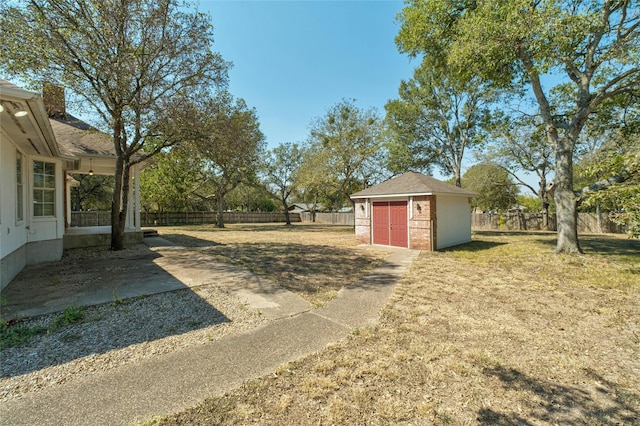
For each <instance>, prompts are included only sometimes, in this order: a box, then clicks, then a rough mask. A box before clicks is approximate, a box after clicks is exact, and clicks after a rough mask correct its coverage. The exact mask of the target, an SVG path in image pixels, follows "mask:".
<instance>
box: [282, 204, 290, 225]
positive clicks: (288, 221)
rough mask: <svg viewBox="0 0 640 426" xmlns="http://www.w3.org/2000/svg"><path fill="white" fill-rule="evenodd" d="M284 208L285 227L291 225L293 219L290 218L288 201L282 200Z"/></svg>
mask: <svg viewBox="0 0 640 426" xmlns="http://www.w3.org/2000/svg"><path fill="white" fill-rule="evenodd" d="M281 201H282V207H284V217H285V221H286V223H285V225H291V218H290V217H289V206H288V205H287V200H285V199H284V198H281Z"/></svg>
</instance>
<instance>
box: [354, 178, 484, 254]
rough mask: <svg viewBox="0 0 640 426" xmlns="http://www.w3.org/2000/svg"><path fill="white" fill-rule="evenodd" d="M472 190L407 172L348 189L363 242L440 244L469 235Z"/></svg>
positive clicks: (423, 246) (422, 247) (461, 240)
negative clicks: (369, 185) (361, 188)
mask: <svg viewBox="0 0 640 426" xmlns="http://www.w3.org/2000/svg"><path fill="white" fill-rule="evenodd" d="M473 196H475V194H474V193H473V192H470V191H467V190H464V189H462V188H458V187H456V186H453V185H450V184H448V183H445V182H442V181H439V180H437V179H435V178H433V177H431V176H425V175H423V174H420V173H415V172H408V173H405V174H403V175H400V176H398V177H395V178H392V179H389V180H387V181H385V182H382V183H380V184H379V185H375V186H372V187H370V188H367V189H365V190H363V191H360V192H357V193H355V194H353V195H351V199H352V200H354V203H355V231H356V238H357V239H358V241H359V242H361V243H364V244H380V245H388V246H396V247H408V248H411V249H419V250H429V251H433V250H440V249H443V248H445V247H450V246H454V245H457V244H462V243H466V242H469V241H471V198H472V197H473Z"/></svg>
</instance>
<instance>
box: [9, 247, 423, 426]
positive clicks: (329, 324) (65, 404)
mask: <svg viewBox="0 0 640 426" xmlns="http://www.w3.org/2000/svg"><path fill="white" fill-rule="evenodd" d="M166 249H167V250H175V251H176V252H175V253H173V255H175V256H176V257H177V258H179V250H178V248H177V247H176V248H171V247H167V248H166ZM418 254H419V252H418V251H413V250H407V249H398V250H394V251H393V253H392V254H391V255H390V256H389V257H388V258H387V259H386V260H385V262H384V263H383V264H382V265H381V266H379V267H378V268H376V269H375V270H373V271H372V272H371V273H370V274H369V275H367V276H366V277H364V278H363V279H362V280H360V281H359V282H358V283H356V284H354V285H351V286H349V287H348V288H345V289H343V290H341V291H340V292H339V293H338V296H337V297H336V298H335V299H334V300H332V301H331V302H329V303H328V304H326V305H325V306H324V307H322V308H320V309H316V310H311V309H308V308H307V307H306V305H298V303H299V300H297V299H296V298H291V297H290V296H289V295H284V294H278V292H277V291H272V290H274V289H265V288H262V290H265V291H262V292H261V291H260V285H265V284H264V283H260V282H256V283H253V284H252V286H254V287H253V290H251V288H252V287H251V286H249V287H248V288H249V290H247V289H243V290H242V291H246V292H247V294H248V296H247V297H249V298H251V297H252V295H253V296H255V297H256V299H255V301H254V303H257V304H260V303H263V304H266V305H270V307H269V306H267V307H266V308H265V309H267V310H268V309H273V310H272V311H271V312H272V315H273V317H275V318H279V319H275V320H273V321H271V322H270V323H268V324H267V325H265V326H263V327H261V328H258V329H255V330H252V331H250V332H247V333H242V334H236V335H229V336H226V337H223V338H222V339H220V340H218V341H215V342H211V343H209V344H205V345H202V346H197V347H191V348H187V349H184V350H179V351H176V352H172V353H169V354H166V355H161V356H158V357H155V358H153V359H149V360H147V361H144V362H142V363H136V364H133V365H127V366H123V367H120V368H116V369H114V370H110V371H107V372H102V373H98V374H96V375H94V376H88V377H84V378H81V379H78V380H74V381H71V382H69V383H65V384H62V385H60V386H55V387H51V388H47V389H45V390H43V391H40V392H35V393H31V394H27V395H25V396H24V397H23V398H21V399H17V400H13V401H9V402H6V403H3V404H2V405H1V406H0V423H1V424H2V425H36V424H37V425H40V424H57V425H104V424H109V425H117V424H131V423H134V422H141V421H144V420H147V419H149V418H150V417H153V416H162V415H167V414H171V413H175V412H178V411H182V410H184V409H186V408H189V407H192V406H195V405H197V404H198V403H200V402H202V401H203V400H204V399H205V398H207V397H211V396H215V395H220V394H222V393H224V392H225V391H228V390H231V389H233V388H235V387H237V386H239V385H241V384H242V383H243V382H244V381H246V380H248V379H251V378H256V377H260V376H262V375H265V374H268V373H270V372H272V371H273V370H275V369H276V368H277V367H278V366H280V365H282V364H284V363H286V362H290V361H294V360H296V359H298V358H301V357H303V356H306V355H309V354H312V353H314V352H317V351H320V350H322V349H323V348H324V347H326V345H327V344H329V343H331V342H334V341H337V340H340V339H342V338H344V337H346V336H347V335H349V333H350V332H351V331H352V330H353V329H354V328H357V327H362V326H367V325H372V324H374V323H375V322H376V321H377V319H378V317H379V313H380V309H381V308H382V307H383V306H384V305H385V304H386V303H387V300H388V298H389V296H390V295H391V292H392V291H393V288H394V287H395V284H396V282H397V281H398V279H399V278H400V277H402V275H403V274H404V272H405V271H406V270H407V268H408V267H409V265H410V264H411V262H412V261H413V260H414V259H415V258H416V257H417V255H418ZM171 257H172V256H167V261H168V260H169V258H171ZM188 258H189V261H190V262H194V261H195V259H193V258H192V257H190V256H188ZM201 265H202V264H201ZM165 267H167V268H169V267H170V265H165ZM202 268H205V266H204V265H202ZM200 274H204V275H200ZM194 276H200V277H201V278H200V279H204V277H205V276H206V271H204V270H200V271H199V272H197V273H195V274H194ZM194 280H195V281H199V280H198V279H195V278H194ZM255 286H257V287H255ZM266 290H268V291H266ZM239 291H240V289H239ZM249 293H251V294H249ZM272 295H274V297H273V298H272V297H271V296H272ZM289 302H290V303H291V306H288V305H287V303H289ZM276 305H277V306H276Z"/></svg>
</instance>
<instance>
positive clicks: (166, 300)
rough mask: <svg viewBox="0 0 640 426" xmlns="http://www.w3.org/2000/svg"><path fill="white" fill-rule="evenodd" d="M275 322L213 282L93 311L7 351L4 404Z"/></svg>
mask: <svg viewBox="0 0 640 426" xmlns="http://www.w3.org/2000/svg"><path fill="white" fill-rule="evenodd" d="M104 254H105V253H102V255H104ZM132 254H133V255H135V254H136V253H135V251H133V252H132ZM120 256H121V254H120ZM77 260H78V255H74V254H72V255H70V256H67V257H66V258H65V259H63V263H64V262H65V261H66V262H71V263H75V262H77ZM62 267H64V266H62ZM60 315H61V314H59V313H58V314H51V315H43V316H39V317H34V318H29V319H25V320H21V321H19V323H18V324H15V325H14V326H17V325H20V326H27V327H34V326H44V327H47V328H50V326H51V324H53V322H54V321H55V318H56V317H60ZM267 321H268V320H267V319H266V318H264V317H262V316H260V314H259V312H257V311H254V310H252V309H249V308H248V307H247V306H245V305H244V304H242V303H241V301H240V300H238V299H237V298H236V297H234V296H232V295H230V294H228V293H225V292H223V291H222V290H221V289H219V288H217V287H215V286H213V285H211V286H201V287H199V288H197V289H194V291H192V290H188V289H185V290H177V291H172V292H168V293H162V294H156V295H151V296H145V297H141V298H136V299H129V300H114V301H113V302H112V303H109V304H104V305H99V306H91V307H87V308H86V309H85V310H84V316H83V320H82V321H81V322H79V323H74V324H69V325H66V326H62V327H59V328H57V329H56V330H55V331H53V332H49V333H47V334H41V335H39V336H36V337H34V338H32V339H30V340H29V341H28V342H27V344H26V345H23V346H19V347H13V348H8V349H5V350H3V351H2V352H0V372H1V377H0V402H1V401H7V400H9V399H13V398H19V397H20V396H22V395H24V394H26V393H29V392H36V391H39V390H41V389H44V388H46V387H49V386H55V385H58V384H62V383H65V382H68V381H71V380H74V379H77V378H80V377H84V376H87V375H91V374H95V373H96V372H101V371H105V370H109V369H112V368H117V367H119V366H121V365H125V364H129V363H133V362H140V361H142V360H144V359H147V358H150V357H154V356H157V355H159V354H164V353H168V352H173V351H176V350H180V349H184V348H187V347H190V346H194V345H202V344H206V343H207V342H209V341H212V340H217V339H219V338H221V337H222V336H224V335H227V334H231V333H237V332H242V331H246V330H250V329H253V328H256V327H259V326H260V325H263V324H265V323H266V322H267Z"/></svg>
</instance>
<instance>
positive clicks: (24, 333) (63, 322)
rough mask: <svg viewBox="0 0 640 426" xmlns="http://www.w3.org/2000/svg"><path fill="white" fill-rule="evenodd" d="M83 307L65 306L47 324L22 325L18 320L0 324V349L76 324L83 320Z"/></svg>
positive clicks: (19, 344)
mask: <svg viewBox="0 0 640 426" xmlns="http://www.w3.org/2000/svg"><path fill="white" fill-rule="evenodd" d="M85 309H86V308H84V307H80V308H78V307H75V306H69V307H67V308H66V309H65V310H64V311H63V312H62V313H61V314H60V315H57V316H55V317H53V320H52V321H51V323H50V324H49V325H48V326H44V325H36V326H24V325H21V324H20V322H19V321H18V322H15V323H13V322H12V323H9V322H2V323H1V324H0V350H4V349H8V348H12V347H15V346H21V345H24V344H26V343H27V342H29V340H31V339H32V338H34V337H36V336H39V335H41V334H48V333H53V332H54V331H57V330H59V329H61V328H63V327H66V326H68V325H70V324H76V323H79V322H82V321H83V320H84V312H85Z"/></svg>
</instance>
